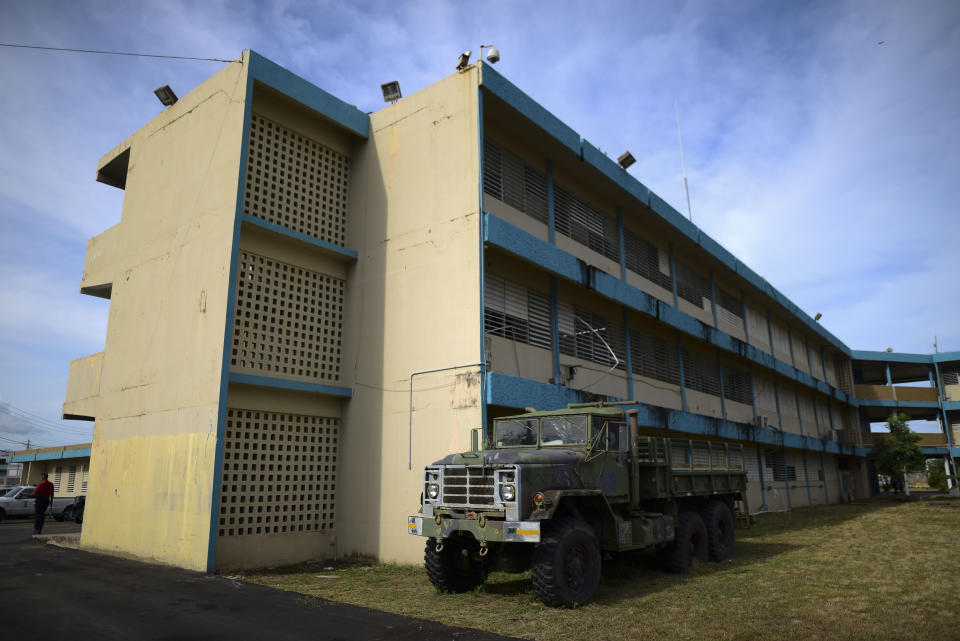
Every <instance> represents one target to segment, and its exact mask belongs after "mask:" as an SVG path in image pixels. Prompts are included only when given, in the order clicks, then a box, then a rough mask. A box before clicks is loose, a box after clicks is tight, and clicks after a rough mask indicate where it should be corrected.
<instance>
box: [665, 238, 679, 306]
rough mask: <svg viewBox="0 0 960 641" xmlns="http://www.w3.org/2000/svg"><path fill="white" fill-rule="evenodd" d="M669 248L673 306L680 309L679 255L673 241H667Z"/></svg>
mask: <svg viewBox="0 0 960 641" xmlns="http://www.w3.org/2000/svg"><path fill="white" fill-rule="evenodd" d="M667 250H668V252H669V253H670V285H671V287H672V288H673V306H674V307H675V308H677V310H679V309H680V297H679V296H678V295H677V257H676V252H674V250H673V243H672V242H670V243H667Z"/></svg>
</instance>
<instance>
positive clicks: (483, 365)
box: [407, 60, 487, 469]
mask: <svg viewBox="0 0 960 641" xmlns="http://www.w3.org/2000/svg"><path fill="white" fill-rule="evenodd" d="M482 74H483V61H482V60H481V61H478V62H477V207H478V208H479V209H478V211H477V214H478V216H477V219H478V224H479V228H480V234H479V235H480V238H479V245H480V246H479V253H478V255H477V266H478V271H479V278H478V280H479V284H480V288H479V289H480V292H479V294H480V429H481V431H482V432H483V433H486V431H487V333H486V330H485V329H484V307H485V305H486V301H485V300H484V288H485V286H486V279H487V276H486V269H485V260H484V252H485V250H486V242H485V240H486V233H487V232H486V228H485V225H484V222H485V220H484V216H485V215H486V214H485V210H484V207H483V172H484V158H483V141H484V135H483V89H482V88H481V80H482V79H481V76H482ZM417 373H421V372H415V373H414V374H411V375H410V452H411V454H410V456H411V458H412V452H413V377H414V375H415V374H417ZM410 465H411V460H409V459H408V461H407V469H411V468H410Z"/></svg>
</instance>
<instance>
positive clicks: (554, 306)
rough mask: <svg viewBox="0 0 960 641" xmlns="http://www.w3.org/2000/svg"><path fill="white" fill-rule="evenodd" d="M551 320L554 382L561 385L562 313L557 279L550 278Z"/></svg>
mask: <svg viewBox="0 0 960 641" xmlns="http://www.w3.org/2000/svg"><path fill="white" fill-rule="evenodd" d="M550 319H551V323H552V325H553V331H552V332H551V334H552V335H551V336H550V343H551V347H552V348H553V382H554V384H556V385H559V384H560V380H561V374H560V312H559V307H558V300H557V277H556V276H551V277H550Z"/></svg>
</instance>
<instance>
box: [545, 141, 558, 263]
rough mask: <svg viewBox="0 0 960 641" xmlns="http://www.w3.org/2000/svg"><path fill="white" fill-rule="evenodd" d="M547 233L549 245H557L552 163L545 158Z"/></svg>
mask: <svg viewBox="0 0 960 641" xmlns="http://www.w3.org/2000/svg"><path fill="white" fill-rule="evenodd" d="M547 233H548V236H547V237H548V238H549V239H550V244H551V245H556V244H557V210H556V209H555V204H554V199H553V161H551V160H550V159H549V158H547Z"/></svg>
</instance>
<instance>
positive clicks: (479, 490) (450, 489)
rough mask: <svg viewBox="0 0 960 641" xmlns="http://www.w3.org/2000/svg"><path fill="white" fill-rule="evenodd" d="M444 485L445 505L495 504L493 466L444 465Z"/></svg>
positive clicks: (472, 505) (471, 505)
mask: <svg viewBox="0 0 960 641" xmlns="http://www.w3.org/2000/svg"><path fill="white" fill-rule="evenodd" d="M442 487H443V504H444V505H457V506H460V505H462V506H464V507H474V506H477V507H479V506H486V505H493V488H494V480H493V468H489V467H444V468H443V485H442Z"/></svg>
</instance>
